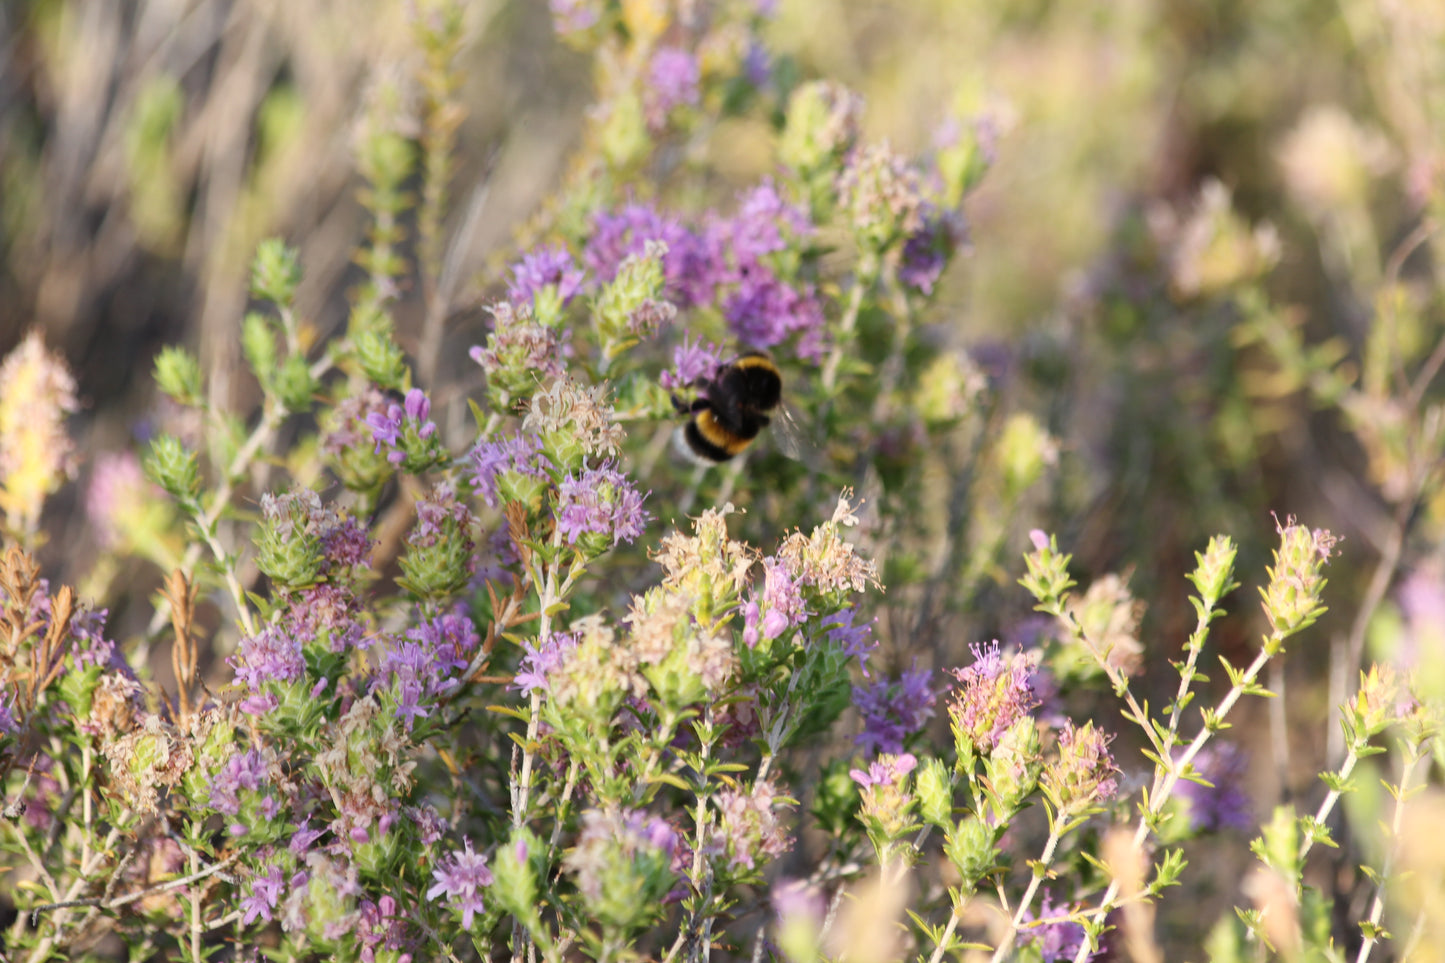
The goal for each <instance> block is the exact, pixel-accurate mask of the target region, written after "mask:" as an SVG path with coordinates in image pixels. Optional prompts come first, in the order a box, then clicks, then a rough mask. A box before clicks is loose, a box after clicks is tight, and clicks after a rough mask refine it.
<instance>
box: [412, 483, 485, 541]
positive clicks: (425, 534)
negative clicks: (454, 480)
mask: <svg viewBox="0 0 1445 963" xmlns="http://www.w3.org/2000/svg"><path fill="white" fill-rule="evenodd" d="M476 520H477V519H476V516H475V515H473V514H472V513H471V510H470V509H468V508H467V506H465V505H463V504H462V503H461V502H459V501H458V500H457V496H456V492H454V491H453V490H452V487H451V485H450V484H448V483H447V482H441V483H439V484H438V485H437V486H436V488H434V489H432V491H431V494H429V495H428V496H427V497H425V498H421V499H418V500H417V503H416V525H415V527H413V528H412V530H411V533H410V534H409V535H407V539H406V540H407V544H409V545H416V546H419V547H421V548H430V547H431V546H433V545H435V544H436V543H437V541H438V540H440V539H442V538H446V537H449V536H450V534H451V533H449V532H448V531H447V524H446V523H447V522H448V521H450V522H453V523H455V530H456V531H459V532H462V533H464V534H465V533H468V532H470V531H471V527H472V525H473V524H474V523H475V522H476Z"/></svg>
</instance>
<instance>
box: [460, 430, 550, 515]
mask: <svg viewBox="0 0 1445 963" xmlns="http://www.w3.org/2000/svg"><path fill="white" fill-rule="evenodd" d="M541 452H542V443H541V442H540V441H538V440H537V439H536V438H532V437H530V436H516V437H512V438H502V439H499V440H498V441H481V442H478V443H477V445H476V447H475V448H473V449H472V452H471V459H472V484H473V485H474V486H476V489H477V494H478V495H480V496H482V501H484V502H486V503H487V504H488V505H491V506H492V507H493V508H495V507H496V506H497V503H498V501H499V500H500V498H499V491H498V488H497V479H498V477H499V476H501V475H503V474H505V473H506V472H517V473H518V474H521V475H525V476H527V477H528V478H535V479H538V480H543V479H546V477H547V474H546V472H545V471H544V469H545V468H550V467H551V462H549V461H548V460H547V458H546V456H545V455H543V454H542V453H541Z"/></svg>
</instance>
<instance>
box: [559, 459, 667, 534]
mask: <svg viewBox="0 0 1445 963" xmlns="http://www.w3.org/2000/svg"><path fill="white" fill-rule="evenodd" d="M644 497H645V496H642V495H639V494H638V492H637V489H635V488H633V487H632V483H631V482H630V481H629V480H628V478H627V476H626V475H623V474H622V473H621V472H619V471H617V470H615V469H614V468H613V467H612V465H611V463H610V462H607V463H604V464H602V465H601V466H599V467H597V468H589V469H587V470H586V471H584V472H583V473H582V474H581V476H579V477H575V478H574V477H573V476H572V474H571V473H570V472H569V473H568V474H567V476H566V477H565V478H563V479H562V482H561V484H560V485H558V486H557V527H558V528H560V529H561V530H562V534H563V536H565V537H566V539H567V542H568V544H571V545H575V544H576V543H577V540H578V539H579V538H581V537H582V536H583V535H585V534H588V533H594V534H598V535H604V536H608V537H609V538H610V539H611V542H612V544H613V545H616V544H617V543H618V542H620V541H628V542H631V541H633V540H635V539H636V538H637V537H638V536H639V535H641V534H642V531H643V528H644V526H645V525H646V524H647V521H648V519H649V518H650V517H651V515H650V514H649V513H648V512H647V511H646V509H644V508H643V507H642V500H643V498H644Z"/></svg>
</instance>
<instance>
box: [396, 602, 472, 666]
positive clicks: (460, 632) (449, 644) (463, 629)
mask: <svg viewBox="0 0 1445 963" xmlns="http://www.w3.org/2000/svg"><path fill="white" fill-rule="evenodd" d="M406 635H407V638H409V639H412V640H414V641H417V642H420V643H422V644H423V645H425V646H426V647H427V648H429V649H430V650H431V651H432V652H433V653H434V656H435V659H436V663H437V665H438V666H440V667H442V668H444V669H446V670H447V671H448V672H459V671H461V670H462V669H465V668H466V667H467V666H468V665H470V664H471V661H472V653H474V652H476V650H477V646H478V645H480V644H481V641H482V640H481V636H479V635H478V634H477V627H476V625H475V624H474V623H473V622H472V620H471V619H469V618H467V616H466V615H464V614H463V613H462V610H461V607H460V606H458V608H457V611H455V612H450V613H447V614H444V615H439V616H437V617H436V618H434V619H428V620H427V621H425V622H422V623H421V625H419V626H417V627H416V628H414V629H410V630H408V631H407V633H406Z"/></svg>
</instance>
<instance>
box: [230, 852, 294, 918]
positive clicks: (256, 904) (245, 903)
mask: <svg viewBox="0 0 1445 963" xmlns="http://www.w3.org/2000/svg"><path fill="white" fill-rule="evenodd" d="M284 886H285V881H284V880H283V879H282V878H281V867H280V866H274V865H273V866H272V867H271V868H270V870H268V871H267V873H266V875H265V876H256V877H253V878H252V880H251V892H250V894H249V895H248V896H246V897H245V898H244V899H242V900H241V909H242V911H243V912H244V915H243V916H242V918H241V925H242V926H250V925H251V924H252V923H254V922H256V920H257V919H260V920H262V921H264V922H268V923H269V922H270V921H271V911H272V910H274V909H275V908H276V903H277V901H278V900H280V899H281V890H282V888H283V887H284Z"/></svg>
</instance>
